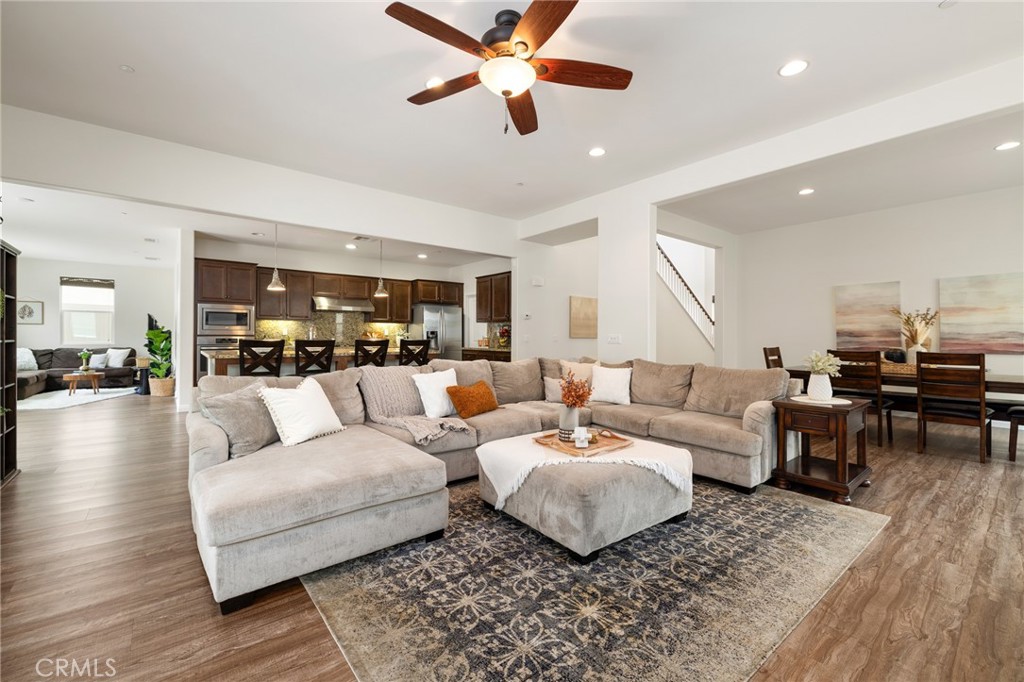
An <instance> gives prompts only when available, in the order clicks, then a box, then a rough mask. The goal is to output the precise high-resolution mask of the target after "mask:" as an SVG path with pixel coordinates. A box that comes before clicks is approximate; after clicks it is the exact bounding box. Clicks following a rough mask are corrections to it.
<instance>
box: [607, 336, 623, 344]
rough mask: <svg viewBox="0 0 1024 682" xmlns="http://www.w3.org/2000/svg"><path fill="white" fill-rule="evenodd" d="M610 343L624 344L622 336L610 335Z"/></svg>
mask: <svg viewBox="0 0 1024 682" xmlns="http://www.w3.org/2000/svg"><path fill="white" fill-rule="evenodd" d="M608 343H616V344H621V343H622V334H609V335H608Z"/></svg>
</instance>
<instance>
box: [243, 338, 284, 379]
mask: <svg viewBox="0 0 1024 682" xmlns="http://www.w3.org/2000/svg"><path fill="white" fill-rule="evenodd" d="M283 360H284V339H278V340H277V341H257V340H254V339H241V340H240V341H239V342H238V366H239V373H240V374H241V375H242V376H245V377H249V376H252V377H279V376H281V363H282V361H283Z"/></svg>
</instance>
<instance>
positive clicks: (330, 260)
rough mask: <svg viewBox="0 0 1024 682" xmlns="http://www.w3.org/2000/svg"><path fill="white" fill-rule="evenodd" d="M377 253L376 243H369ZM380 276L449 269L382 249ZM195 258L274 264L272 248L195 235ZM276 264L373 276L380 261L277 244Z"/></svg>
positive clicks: (436, 274)
mask: <svg viewBox="0 0 1024 682" xmlns="http://www.w3.org/2000/svg"><path fill="white" fill-rule="evenodd" d="M372 246H373V250H374V253H377V243H376V242H375V243H373V245H372ZM384 254H385V258H384V277H385V278H391V279H417V278H419V279H440V280H447V279H448V272H449V268H445V267H436V266H431V265H427V264H423V265H420V264H419V263H396V262H394V261H389V260H388V259H387V249H386V248H385V250H384ZM196 257H197V258H221V259H224V260H233V261H239V262H243V263H256V264H257V265H262V266H264V267H268V268H272V267H274V247H273V246H259V245H255V244H238V243H235V242H228V241H222V240H219V239H209V238H204V237H202V236H197V237H196ZM277 261H278V267H280V268H288V269H291V270H309V271H312V272H328V273H338V274H343V275H360V276H363V277H377V276H378V275H377V273H378V272H380V262H379V261H378V260H377V259H376V258H356V257H353V256H349V255H347V254H339V253H326V252H311V251H300V250H294V249H286V248H283V247H281V248H280V249H279V250H278V256H277Z"/></svg>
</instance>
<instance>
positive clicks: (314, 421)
mask: <svg viewBox="0 0 1024 682" xmlns="http://www.w3.org/2000/svg"><path fill="white" fill-rule="evenodd" d="M260 397H261V398H262V399H263V404H265V405H266V406H267V410H268V411H269V412H270V418H271V419H273V420H274V426H275V427H276V428H277V435H279V436H280V437H281V442H282V443H283V444H284V445H285V446H286V447H287V446H291V445H298V444H299V443H305V442H306V441H307V440H311V439H313V438H319V437H320V436H326V435H328V434H330V433H337V432H338V431H343V430H344V429H345V427H344V426H342V424H341V420H340V419H338V415H337V414H336V413H335V412H334V408H333V407H331V401H330V400H328V399H327V394H326V393H324V389H323V388H322V387H321V386H320V383H319V382H318V381H316V380H315V379H313V378H312V377H309V378H306V379H303V380H302V383H300V384H299V385H298V386H297V387H296V388H266V387H264V388H261V389H260Z"/></svg>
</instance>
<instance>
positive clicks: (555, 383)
mask: <svg viewBox="0 0 1024 682" xmlns="http://www.w3.org/2000/svg"><path fill="white" fill-rule="evenodd" d="M544 400H545V401H546V402H549V403H560V402H562V382H560V381H559V380H558V379H555V378H554V377H544Z"/></svg>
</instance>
